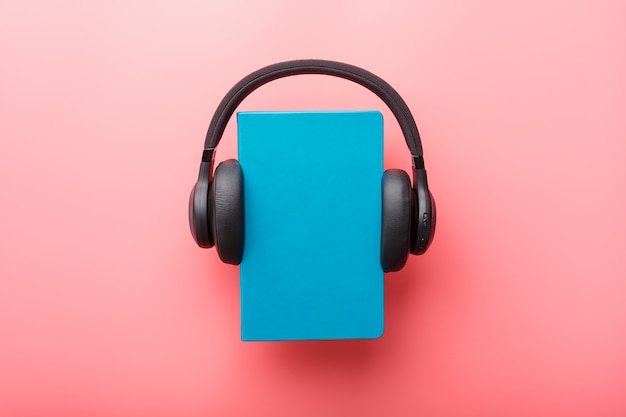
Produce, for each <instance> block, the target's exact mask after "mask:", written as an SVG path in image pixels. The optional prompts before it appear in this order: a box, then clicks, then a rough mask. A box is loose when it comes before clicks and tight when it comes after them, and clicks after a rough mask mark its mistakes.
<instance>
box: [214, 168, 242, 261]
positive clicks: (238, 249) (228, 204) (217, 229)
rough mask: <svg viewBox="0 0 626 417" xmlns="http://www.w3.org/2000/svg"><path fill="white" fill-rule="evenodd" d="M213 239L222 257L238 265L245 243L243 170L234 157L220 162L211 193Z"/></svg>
mask: <svg viewBox="0 0 626 417" xmlns="http://www.w3.org/2000/svg"><path fill="white" fill-rule="evenodd" d="M209 204H210V205H211V207H210V208H209V211H210V212H211V213H212V216H213V218H212V222H211V223H212V228H211V229H212V231H213V241H214V242H215V247H216V248H217V254H218V255H219V257H220V259H221V260H222V261H223V262H225V263H227V264H232V265H239V263H241V258H242V257H243V244H244V235H245V233H244V199H243V171H242V170H241V165H239V162H237V161H236V160H234V159H229V160H227V161H224V162H222V163H221V164H219V165H218V166H217V169H216V170H215V175H214V176H213V183H212V184H211V190H210V194H209Z"/></svg>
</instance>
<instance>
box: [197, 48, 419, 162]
mask: <svg viewBox="0 0 626 417" xmlns="http://www.w3.org/2000/svg"><path fill="white" fill-rule="evenodd" d="M300 74H320V75H331V76H335V77H339V78H344V79H346V80H349V81H352V82H355V83H357V84H360V85H362V86H363V87H365V88H367V89H368V90H370V91H371V92H373V93H374V94H376V95H377V96H378V97H379V98H380V99H381V100H382V101H383V102H384V103H385V104H386V105H387V107H389V109H390V110H391V112H392V113H393V114H394V116H395V117H396V120H397V121H398V124H399V125H400V128H401V129H402V133H403V134H404V140H405V141H406V144H407V146H408V147H409V149H410V150H411V154H412V156H413V166H414V167H415V168H418V169H423V168H424V162H423V159H422V154H423V153H422V143H421V140H420V135H419V132H418V130H417V125H416V124H415V120H414V119H413V116H412V115H411V111H410V110H409V107H408V106H407V105H406V103H405V102H404V100H403V99H402V97H400V94H398V92H397V91H396V90H394V89H393V87H391V85H389V83H387V82H386V81H385V80H383V79H382V78H380V77H378V76H377V75H374V74H372V73H371V72H369V71H366V70H364V69H362V68H359V67H356V66H354V65H349V64H344V63H341V62H335V61H325V60H320V59H303V60H296V61H286V62H280V63H278V64H273V65H268V66H267V67H264V68H261V69H259V70H257V71H255V72H253V73H251V74H249V75H248V76H246V77H244V78H243V79H242V80H241V81H239V82H238V83H237V84H235V85H234V86H233V87H232V88H231V89H230V91H228V93H227V94H226V96H225V97H224V98H223V99H222V101H221V102H220V104H219V106H218V107H217V110H216V111H215V114H214V115H213V118H212V119H211V124H210V125H209V130H208V131H207V134H206V140H205V142H204V148H205V151H210V153H211V154H212V153H213V152H212V151H213V149H215V147H216V146H217V144H218V143H219V141H220V140H221V138H222V135H223V133H224V129H226V125H227V124H228V121H229V120H230V117H231V116H232V114H233V113H234V112H235V110H236V109H237V107H238V106H239V104H240V103H241V102H242V101H243V100H244V99H245V98H246V97H247V96H248V95H249V94H250V93H252V92H253V91H254V90H256V89H257V88H259V87H261V86H262V85H264V84H267V83H269V82H270V81H274V80H277V79H279V78H283V77H289V76H292V75H300ZM205 153H206V152H205ZM203 159H204V158H203Z"/></svg>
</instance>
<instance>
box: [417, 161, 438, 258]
mask: <svg viewBox="0 0 626 417" xmlns="http://www.w3.org/2000/svg"><path fill="white" fill-rule="evenodd" d="M413 185H414V189H413V190H412V192H413V195H414V203H415V208H414V211H413V216H412V217H413V224H412V225H411V229H412V231H411V233H412V236H411V253H412V254H413V255H422V254H424V253H425V252H426V250H427V249H428V247H429V246H430V244H431V243H432V241H433V237H434V236H435V225H436V223H437V210H436V206H435V199H434V198H433V195H432V194H431V193H430V191H429V190H428V185H427V181H426V171H424V170H420V171H416V175H415V184H413Z"/></svg>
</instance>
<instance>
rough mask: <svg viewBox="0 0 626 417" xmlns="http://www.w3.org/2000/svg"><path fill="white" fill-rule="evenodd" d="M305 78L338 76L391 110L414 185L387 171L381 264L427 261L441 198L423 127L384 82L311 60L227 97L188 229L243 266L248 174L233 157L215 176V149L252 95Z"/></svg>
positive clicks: (252, 78) (276, 70) (209, 140)
mask: <svg viewBox="0 0 626 417" xmlns="http://www.w3.org/2000/svg"><path fill="white" fill-rule="evenodd" d="M299 74H322V75H332V76H335V77H340V78H344V79H346V80H350V81H353V82H355V83H357V84H360V85H362V86H363V87H365V88H367V89H369V90H370V91H372V92H373V93H374V94H376V95H377V96H378V97H380V99H381V100H383V101H384V102H385V104H386V105H387V106H388V107H389V109H391V111H392V113H393V114H394V116H395V117H396V119H397V120H398V123H399V124H400V128H401V129H402V133H403V134H404V139H405V141H406V144H407V146H408V147H409V149H410V151H411V155H412V157H413V187H411V181H410V179H409V175H408V174H407V173H406V172H405V171H402V170H399V169H389V170H386V171H385V173H384V174H383V179H382V205H383V207H382V230H381V251H380V264H381V266H382V268H383V270H384V271H385V272H391V271H398V270H400V269H401V268H402V267H403V266H404V264H405V263H406V260H407V257H408V255H409V252H410V253H412V254H414V255H421V254H423V253H424V252H426V249H428V247H429V246H430V243H431V242H432V240H433V237H434V234H435V223H436V218H437V215H436V213H437V212H436V208H435V200H434V199H433V196H432V194H431V193H430V191H429V190H428V182H427V178H426V170H425V168H424V158H423V157H422V154H423V152H422V143H421V140H420V135H419V132H418V131H417V125H416V124H415V120H414V119H413V116H412V115H411V112H410V110H409V108H408V106H407V105H406V103H405V102H404V100H402V97H400V95H399V94H398V93H397V92H396V91H395V90H394V89H393V88H392V87H391V86H390V85H389V84H388V83H387V82H386V81H384V80H383V79H382V78H380V77H378V76H376V75H374V74H372V73H371V72H369V71H366V70H364V69H362V68H359V67H355V66H353V65H348V64H343V63H341V62H334V61H324V60H318V59H306V60H297V61H287V62H281V63H278V64H274V65H269V66H267V67H264V68H261V69H260V70H257V71H255V72H253V73H252V74H250V75H248V76H247V77H245V78H243V79H242V80H241V81H239V82H238V83H237V84H235V86H234V87H233V88H231V89H230V91H229V92H228V94H226V96H225V97H224V98H223V99H222V101H221V102H220V104H219V106H218V107H217V110H216V111H215V114H214V115H213V118H212V119H211V124H210V125H209V130H208V131H207V134H206V140H205V142H204V152H203V153H202V162H201V163H200V174H199V175H198V182H197V183H196V185H194V187H193V189H192V190H191V195H190V196H189V225H190V227H191V234H192V235H193V238H194V239H195V241H196V242H197V243H198V245H199V246H200V247H203V248H210V247H212V246H213V245H215V247H216V248H217V253H218V255H219V257H220V259H221V260H222V261H223V262H225V263H229V264H233V265H238V264H239V263H240V262H241V258H242V257H243V248H244V239H245V232H244V195H243V171H242V170H241V166H240V165H239V162H237V161H236V160H235V159H229V160H227V161H224V162H222V163H220V164H219V165H218V167H217V169H216V170H215V173H213V162H214V160H215V148H216V147H217V144H218V143H219V141H220V139H221V138H222V134H223V133H224V129H226V125H227V123H228V120H229V119H230V117H231V116H232V114H233V113H234V112H235V109H236V108H237V106H239V104H240V103H241V102H242V101H243V99H244V98H246V97H247V96H248V95H249V94H250V93H252V92H253V91H254V90H256V89H257V88H259V87H260V86H262V85H263V84H266V83H269V82H270V81H273V80H276V79H278V78H283V77H289V76H292V75H299Z"/></svg>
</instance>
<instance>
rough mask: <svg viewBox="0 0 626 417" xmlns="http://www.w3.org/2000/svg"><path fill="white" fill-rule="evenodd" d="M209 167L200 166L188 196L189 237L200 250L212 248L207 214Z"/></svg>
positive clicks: (205, 165) (207, 165) (209, 216)
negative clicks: (198, 174) (196, 179)
mask: <svg viewBox="0 0 626 417" xmlns="http://www.w3.org/2000/svg"><path fill="white" fill-rule="evenodd" d="M210 169H211V168H210V165H209V164H202V165H201V166H200V176H199V178H198V182H197V183H196V184H195V185H194V186H193V188H192V190H191V194H190V195H189V228H190V229H191V235H192V236H193V238H194V240H195V241H196V243H197V244H198V246H200V247H201V248H211V247H213V236H212V232H211V225H210V223H211V220H210V219H211V215H210V213H209V188H210V184H209V178H210V172H209V171H210Z"/></svg>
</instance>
